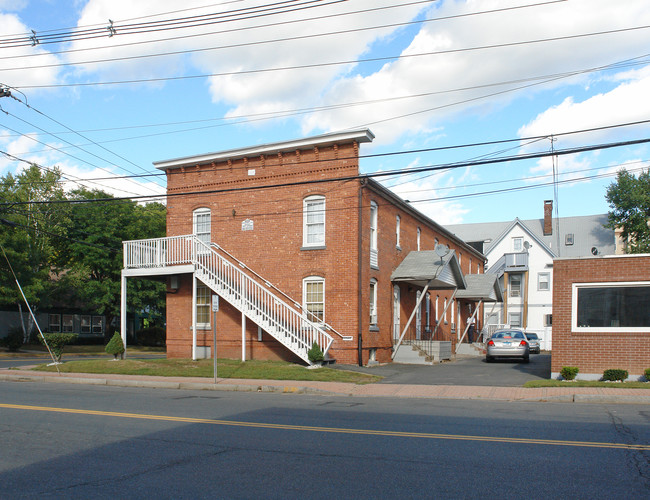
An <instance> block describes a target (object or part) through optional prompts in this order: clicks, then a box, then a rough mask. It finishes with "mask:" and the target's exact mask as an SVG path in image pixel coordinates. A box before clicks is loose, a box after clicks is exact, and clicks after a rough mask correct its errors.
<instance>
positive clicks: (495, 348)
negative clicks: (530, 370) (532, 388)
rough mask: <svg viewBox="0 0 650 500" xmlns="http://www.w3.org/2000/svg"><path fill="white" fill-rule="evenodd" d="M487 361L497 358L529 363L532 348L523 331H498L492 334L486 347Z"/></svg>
mask: <svg viewBox="0 0 650 500" xmlns="http://www.w3.org/2000/svg"><path fill="white" fill-rule="evenodd" d="M486 349H487V350H486V355H485V361H486V362H488V363H490V362H492V361H493V360H494V359H496V358H520V359H521V360H522V361H523V362H524V363H528V361H529V356H530V346H529V345H528V340H527V339H526V335H525V334H524V332H523V331H522V330H498V331H496V332H494V334H492V336H491V337H490V339H489V340H488V341H487V345H486Z"/></svg>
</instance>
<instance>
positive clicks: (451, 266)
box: [390, 250, 467, 290]
mask: <svg viewBox="0 0 650 500" xmlns="http://www.w3.org/2000/svg"><path fill="white" fill-rule="evenodd" d="M390 279H391V281H396V282H405V283H409V284H412V285H415V286H419V287H422V288H424V287H425V286H426V285H427V283H429V282H431V284H430V285H429V289H433V290H453V289H456V288H458V289H459V290H463V289H465V288H466V287H467V285H466V283H465V278H464V277H463V273H462V272H461V270H460V266H459V265H458V259H457V258H456V252H455V251H454V250H450V252H449V253H448V254H447V255H445V256H444V257H440V256H439V255H438V254H437V253H436V252H435V251H433V250H423V251H420V252H411V253H409V254H408V255H407V256H406V258H405V259H404V260H403V261H402V262H401V263H400V265H399V266H397V269H395V270H394V271H393V274H391V277H390Z"/></svg>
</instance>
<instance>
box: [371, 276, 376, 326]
mask: <svg viewBox="0 0 650 500" xmlns="http://www.w3.org/2000/svg"><path fill="white" fill-rule="evenodd" d="M370 326H375V327H376V326H377V280H376V279H374V278H373V279H371V280H370Z"/></svg>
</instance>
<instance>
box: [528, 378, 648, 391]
mask: <svg viewBox="0 0 650 500" xmlns="http://www.w3.org/2000/svg"><path fill="white" fill-rule="evenodd" d="M524 387H529V388H535V387H606V388H608V389H650V383H648V382H604V381H600V380H569V381H567V380H552V379H548V380H547V379H544V380H529V381H528V382H526V383H525V384H524Z"/></svg>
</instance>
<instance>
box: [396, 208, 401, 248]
mask: <svg viewBox="0 0 650 500" xmlns="http://www.w3.org/2000/svg"><path fill="white" fill-rule="evenodd" d="M401 225H402V219H401V218H400V216H399V215H398V216H396V217H395V246H396V247H397V248H400V244H399V240H400V231H401Z"/></svg>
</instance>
